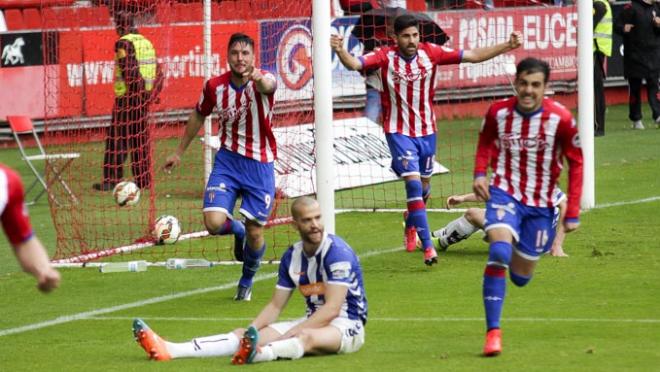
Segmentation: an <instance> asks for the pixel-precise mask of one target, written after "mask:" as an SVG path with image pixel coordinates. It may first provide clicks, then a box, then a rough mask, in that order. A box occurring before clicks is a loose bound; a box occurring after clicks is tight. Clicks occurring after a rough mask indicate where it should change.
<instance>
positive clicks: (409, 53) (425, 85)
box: [330, 14, 521, 265]
mask: <svg viewBox="0 0 660 372" xmlns="http://www.w3.org/2000/svg"><path fill="white" fill-rule="evenodd" d="M394 32H395V35H396V45H395V46H391V47H383V48H379V49H376V50H374V51H373V52H371V53H368V54H366V55H364V56H362V57H359V58H355V57H353V56H352V55H350V54H349V53H348V51H346V49H344V42H343V38H342V37H340V36H336V35H333V36H332V38H331V40H330V44H331V46H332V49H333V50H334V51H335V53H337V56H338V57H339V60H340V61H341V62H342V64H343V65H344V66H345V67H346V68H347V69H349V70H362V71H364V70H370V69H375V68H377V69H380V76H381V79H382V80H383V84H382V85H383V91H382V92H381V104H382V106H383V110H382V115H383V129H384V131H385V137H386V139H387V143H388V145H389V147H390V152H391V153H392V169H393V170H394V172H395V173H396V174H397V175H398V176H399V177H403V179H404V181H405V184H406V199H407V212H406V213H405V214H404V217H405V220H406V221H405V226H406V232H405V242H406V249H407V250H408V251H409V252H412V251H414V250H415V242H416V236H415V235H416V234H418V235H419V238H420V240H421V241H422V247H423V250H424V262H425V263H426V264H427V265H433V264H434V263H437V261H438V259H437V257H438V254H437V253H436V251H435V249H434V248H433V242H432V241H431V234H430V231H429V226H428V220H427V216H426V205H425V203H426V200H427V199H428V197H429V196H430V195H431V183H430V182H431V175H432V173H433V158H434V156H435V147H436V135H435V132H436V125H435V114H434V112H433V105H432V100H433V93H434V90H435V67H436V66H437V65H446V64H458V63H461V62H482V61H485V60H487V59H490V58H493V57H495V56H497V55H499V54H502V53H504V52H507V51H509V50H512V49H515V48H517V47H519V46H520V40H521V36H520V33H518V32H514V33H512V34H511V37H510V39H509V41H508V42H505V43H501V44H498V45H494V46H491V47H486V48H478V49H474V50H466V51H463V50H452V49H449V48H446V47H441V46H439V45H436V44H433V43H425V42H420V41H419V25H418V21H417V19H416V18H415V17H414V16H412V15H410V14H404V15H401V16H399V17H397V18H396V19H395V20H394Z"/></svg>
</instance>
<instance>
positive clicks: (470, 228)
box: [449, 216, 479, 239]
mask: <svg viewBox="0 0 660 372" xmlns="http://www.w3.org/2000/svg"><path fill="white" fill-rule="evenodd" d="M452 222H453V223H455V226H453V227H454V228H455V229H456V231H458V233H459V234H460V235H461V236H462V237H463V238H464V239H465V238H467V237H469V236H470V235H472V234H474V233H475V232H477V230H479V228H478V227H476V226H474V225H473V224H471V223H470V221H468V220H467V218H465V216H461V217H459V218H457V219H455V220H454V221H452ZM452 222H450V223H449V225H450V226H451V224H452Z"/></svg>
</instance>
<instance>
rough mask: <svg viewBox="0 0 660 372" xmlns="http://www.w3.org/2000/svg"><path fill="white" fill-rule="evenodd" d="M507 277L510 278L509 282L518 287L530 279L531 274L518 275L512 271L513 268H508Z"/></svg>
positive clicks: (524, 284)
mask: <svg viewBox="0 0 660 372" xmlns="http://www.w3.org/2000/svg"><path fill="white" fill-rule="evenodd" d="M509 278H511V282H512V283H513V284H515V285H517V286H518V287H524V286H526V285H527V283H529V281H530V280H532V277H531V276H525V275H518V274H516V273H514V272H513V270H509Z"/></svg>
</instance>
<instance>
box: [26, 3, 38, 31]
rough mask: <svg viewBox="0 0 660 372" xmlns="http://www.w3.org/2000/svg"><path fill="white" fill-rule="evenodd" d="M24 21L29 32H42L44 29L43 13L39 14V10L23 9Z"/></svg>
mask: <svg viewBox="0 0 660 372" xmlns="http://www.w3.org/2000/svg"><path fill="white" fill-rule="evenodd" d="M23 20H24V21H25V27H26V28H27V29H28V30H41V29H42V27H43V24H42V23H41V13H39V9H37V8H26V9H23Z"/></svg>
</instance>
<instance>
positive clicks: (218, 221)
mask: <svg viewBox="0 0 660 372" xmlns="http://www.w3.org/2000/svg"><path fill="white" fill-rule="evenodd" d="M226 220H227V218H226V217H225V216H224V215H223V214H220V215H217V214H204V226H205V227H206V231H208V232H209V234H211V235H217V234H219V233H220V231H221V230H222V227H223V226H224V224H225V222H226Z"/></svg>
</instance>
